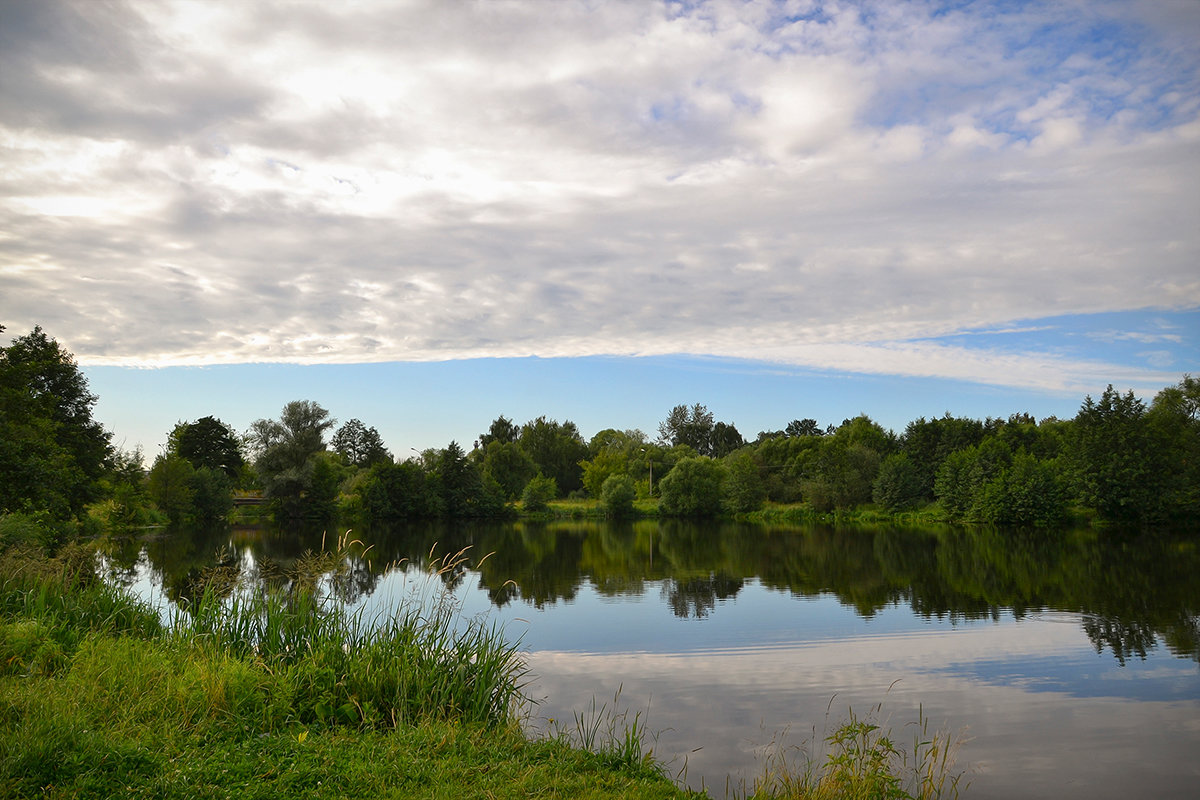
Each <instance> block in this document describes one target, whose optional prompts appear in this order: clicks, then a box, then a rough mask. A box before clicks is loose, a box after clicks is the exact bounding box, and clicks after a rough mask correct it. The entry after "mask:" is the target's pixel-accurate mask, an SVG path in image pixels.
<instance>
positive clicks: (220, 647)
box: [0, 543, 687, 798]
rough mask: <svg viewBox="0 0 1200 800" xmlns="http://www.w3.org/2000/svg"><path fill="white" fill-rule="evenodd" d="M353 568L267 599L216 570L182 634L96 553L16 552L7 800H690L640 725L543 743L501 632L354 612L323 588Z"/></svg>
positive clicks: (429, 616)
mask: <svg viewBox="0 0 1200 800" xmlns="http://www.w3.org/2000/svg"><path fill="white" fill-rule="evenodd" d="M343 544H344V543H343ZM463 558H464V554H462V553H459V554H456V555H455V556H452V557H449V558H443V559H436V560H434V561H433V571H434V573H435V577H436V573H437V572H439V571H443V570H454V569H456V568H458V566H459V565H460V563H461V560H462V559H463ZM339 563H344V558H342V554H341V553H340V552H336V551H335V552H331V553H319V554H310V555H309V556H307V557H306V558H304V559H301V563H300V565H299V567H298V569H297V570H296V571H295V572H292V573H290V574H288V575H283V576H276V579H275V580H272V581H268V582H267V587H266V588H265V589H264V590H262V591H246V589H245V587H244V586H243V585H242V584H241V582H240V581H239V580H238V576H237V575H236V573H235V572H233V571H232V570H230V569H229V568H225V569H224V570H221V569H218V570H215V571H213V572H212V573H210V574H209V576H208V579H207V585H206V586H205V587H204V589H203V591H202V592H201V594H200V597H199V599H197V600H196V601H195V602H194V603H193V604H192V605H191V606H190V607H188V608H186V609H185V610H183V611H182V612H180V614H179V615H178V618H177V619H176V620H175V621H174V624H173V625H170V626H164V625H162V624H161V623H160V622H159V618H158V615H157V614H156V613H155V612H153V611H152V610H151V609H148V608H145V607H143V606H142V605H141V604H139V603H137V602H135V601H133V600H132V599H130V598H129V597H128V596H126V595H124V594H122V593H121V592H120V591H118V590H116V589H113V588H112V587H109V586H107V585H105V584H104V583H102V582H100V581H97V580H96V579H95V577H94V572H93V571H92V570H91V569H90V551H88V550H87V549H86V548H82V547H79V546H76V545H68V546H66V547H63V548H62V549H60V551H59V552H58V554H57V555H56V556H55V557H53V558H48V557H46V556H44V555H42V554H41V553H39V552H37V551H35V550H33V549H29V548H10V549H9V550H8V551H6V552H4V553H0V786H2V787H4V790H3V796H5V797H14V798H27V797H28V798H33V797H49V798H68V797H156V798H157V797H168V798H169V797H188V798H196V797H199V798H206V797H212V798H217V797H271V798H275V797H281V796H282V797H293V796H295V797H313V798H324V797H329V798H334V797H339V798H340V797H447V798H449V797H453V798H473V797H479V798H484V797H487V798H517V797H562V798H566V797H584V798H602V797H629V798H675V797H684V796H687V794H686V793H685V792H683V791H681V790H679V789H678V788H676V787H675V786H674V785H673V784H672V783H671V782H670V781H669V780H668V779H667V778H666V777H665V776H664V774H663V772H662V770H661V768H660V767H659V765H658V764H657V763H656V762H655V761H654V760H653V758H652V757H650V755H649V754H648V753H647V752H646V751H645V750H644V749H643V748H642V736H643V730H642V728H641V727H639V726H638V724H637V720H635V724H634V725H633V726H632V728H631V729H627V730H626V731H625V732H624V736H623V738H621V739H620V749H617V748H616V747H610V746H609V745H608V744H607V743H603V742H600V741H598V740H593V741H592V742H591V744H592V745H594V747H593V748H592V749H588V748H586V747H581V746H579V743H578V742H574V741H572V740H571V739H570V737H568V736H565V735H556V736H550V737H545V738H541V739H538V740H531V739H530V738H528V737H527V736H526V735H525V733H524V732H523V729H522V728H521V726H520V709H521V708H522V707H523V706H522V704H523V701H524V698H523V696H522V694H521V688H522V680H523V679H524V676H525V666H524V662H523V661H522V659H521V658H520V655H519V653H518V651H517V649H516V646H515V645H513V644H511V643H508V642H506V641H505V639H504V637H503V636H502V635H501V632H500V631H499V630H497V629H496V628H495V627H493V626H489V625H487V624H486V622H484V621H481V620H464V619H463V618H462V617H461V615H459V614H458V608H457V606H456V605H455V604H454V602H453V601H452V599H450V598H448V597H446V596H445V595H441V594H437V593H430V594H429V595H427V596H424V597H421V598H418V599H417V600H416V601H414V602H413V603H411V604H409V605H407V606H405V607H403V608H402V609H401V610H400V611H399V612H398V613H397V614H395V615H394V616H391V617H388V618H386V619H371V620H368V619H364V618H362V617H361V615H354V614H346V613H344V612H343V611H341V610H340V606H337V605H334V604H332V603H327V602H325V601H324V600H323V599H322V596H321V594H320V592H318V591H315V589H316V587H317V586H318V583H317V577H316V576H318V575H325V574H328V573H329V571H330V570H333V571H334V572H336V570H337V569H338V566H337V565H338V564H339ZM434 583H436V582H434ZM614 741H616V740H614Z"/></svg>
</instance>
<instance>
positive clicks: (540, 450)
mask: <svg viewBox="0 0 1200 800" xmlns="http://www.w3.org/2000/svg"><path fill="white" fill-rule="evenodd" d="M520 444H521V449H522V450H524V451H525V452H526V453H527V454H528V455H529V457H530V458H532V459H533V463H534V464H535V465H536V466H537V468H538V470H539V471H540V472H541V473H542V474H543V475H545V476H546V477H548V478H554V481H555V483H556V485H557V486H558V491H560V492H562V493H563V494H567V493H570V492H573V491H575V490H576V489H580V488H582V487H583V468H582V467H580V466H579V462H581V461H583V460H584V459H586V458H587V457H588V448H587V444H585V443H584V441H583V437H582V436H580V434H579V429H578V428H576V427H575V423H574V422H571V421H570V420H567V421H566V422H563V423H559V422H557V421H555V420H552V419H547V418H546V417H545V416H541V417H538V418H537V419H535V420H532V421H530V422H527V423H525V425H523V426H522V427H521V438H520Z"/></svg>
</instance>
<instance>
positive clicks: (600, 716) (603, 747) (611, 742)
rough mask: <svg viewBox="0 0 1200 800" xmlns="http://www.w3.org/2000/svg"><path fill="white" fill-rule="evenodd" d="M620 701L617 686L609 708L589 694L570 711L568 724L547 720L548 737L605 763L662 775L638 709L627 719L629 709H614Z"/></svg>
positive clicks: (648, 732)
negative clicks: (577, 708)
mask: <svg viewBox="0 0 1200 800" xmlns="http://www.w3.org/2000/svg"><path fill="white" fill-rule="evenodd" d="M620 704H621V688H620V687H618V689H617V691H616V693H615V694H614V695H613V699H612V707H611V709H610V707H609V705H608V704H607V703H601V704H600V705H599V706H597V704H596V698H595V697H594V696H593V697H592V699H591V702H590V704H589V705H588V707H587V708H586V709H585V710H584V711H574V712H572V714H573V717H574V719H573V724H572V725H569V726H568V725H564V724H562V723H560V722H559V721H557V720H550V723H551V738H555V739H558V740H561V741H563V742H565V743H566V744H568V745H570V746H572V747H576V748H579V749H581V750H585V751H587V752H589V753H592V754H594V755H595V756H597V757H598V758H599V759H600V761H601V762H602V763H604V764H605V765H607V766H611V767H619V768H623V769H626V770H632V771H635V772H636V771H645V772H649V773H653V774H655V775H662V774H663V767H662V765H661V764H660V763H659V761H658V760H657V759H656V758H655V756H654V748H653V746H652V745H650V744H647V741H648V740H651V739H652V738H653V737H652V736H651V734H650V731H649V729H648V728H647V727H646V721H645V718H644V717H643V715H642V712H640V711H639V712H637V713H635V714H634V715H633V717H632V719H631V718H630V716H629V709H624V710H622V711H617V709H618V708H620Z"/></svg>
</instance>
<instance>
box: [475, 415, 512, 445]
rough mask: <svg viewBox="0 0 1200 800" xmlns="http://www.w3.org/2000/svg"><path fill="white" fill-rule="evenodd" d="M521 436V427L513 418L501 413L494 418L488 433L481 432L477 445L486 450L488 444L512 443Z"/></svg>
mask: <svg viewBox="0 0 1200 800" xmlns="http://www.w3.org/2000/svg"><path fill="white" fill-rule="evenodd" d="M520 437H521V429H520V427H518V426H517V425H516V424H515V423H514V422H513V421H512V420H511V419H509V418H508V417H506V416H504V415H503V414H501V415H500V416H498V417H496V419H494V420H492V424H491V426H490V427H489V428H488V431H487V433H481V434H479V441H478V442H476V446H478V447H480V448H481V449H484V450H486V449H487V446H488V445H489V444H491V443H492V442H499V443H500V444H510V443H512V442H515V441H517V439H519V438H520Z"/></svg>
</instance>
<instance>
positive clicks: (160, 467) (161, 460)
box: [147, 453, 196, 522]
mask: <svg viewBox="0 0 1200 800" xmlns="http://www.w3.org/2000/svg"><path fill="white" fill-rule="evenodd" d="M195 477H196V468H195V467H193V466H192V464H191V462H190V461H188V460H187V459H186V458H183V457H181V456H178V455H175V454H174V453H165V454H163V455H160V456H159V457H158V458H156V459H154V464H153V466H151V467H150V474H149V476H147V488H148V490H149V492H150V499H151V500H152V501H154V505H156V506H158V510H159V511H161V512H162V513H164V514H166V515H167V517H168V519H170V520H171V521H172V522H181V521H183V520H184V519H185V518H186V517H188V516H190V515H191V513H192V498H193V497H194V496H195V493H196V487H195V484H194V480H195Z"/></svg>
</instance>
